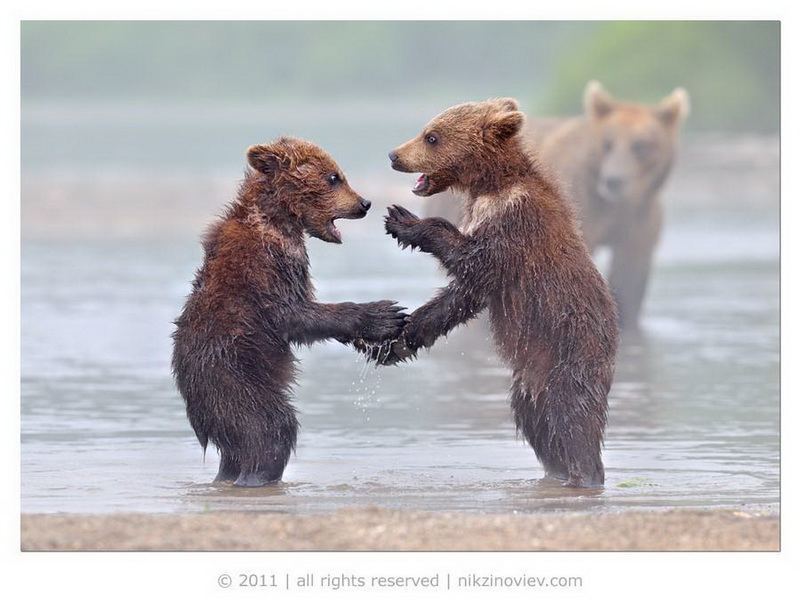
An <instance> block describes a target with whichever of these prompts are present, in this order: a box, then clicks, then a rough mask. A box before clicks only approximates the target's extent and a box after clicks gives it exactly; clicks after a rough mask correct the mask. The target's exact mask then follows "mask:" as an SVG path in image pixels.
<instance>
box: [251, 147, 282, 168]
mask: <svg viewBox="0 0 800 612" xmlns="http://www.w3.org/2000/svg"><path fill="white" fill-rule="evenodd" d="M282 153H283V152H282V151H281V150H280V149H278V148H277V147H274V146H272V145H253V146H252V147H250V148H249V149H247V163H248V164H250V167H251V168H253V170H258V171H259V172H261V173H262V174H274V173H275V172H277V170H278V169H279V168H280V167H281V162H282V161H283V160H284V159H285V154H283V155H282Z"/></svg>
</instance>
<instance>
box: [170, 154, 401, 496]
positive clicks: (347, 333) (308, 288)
mask: <svg viewBox="0 0 800 612" xmlns="http://www.w3.org/2000/svg"><path fill="white" fill-rule="evenodd" d="M247 159H248V162H249V163H250V167H251V169H250V170H248V171H247V173H246V175H245V178H244V181H243V183H242V186H241V188H240V190H239V194H238V197H237V198H236V200H235V201H234V202H233V203H232V204H231V205H230V207H229V208H228V209H227V211H226V212H225V214H224V215H223V217H222V219H220V220H219V221H217V222H216V223H214V225H212V226H211V228H210V229H209V231H208V233H207V234H206V236H205V240H204V247H205V260H204V262H203V265H202V267H201V268H200V269H199V270H198V272H197V276H196V277H195V280H194V284H193V287H192V292H191V295H190V296H189V298H188V300H187V302H186V305H185V307H184V309H183V312H182V313H181V315H180V317H179V318H178V319H177V320H176V322H175V323H176V326H177V329H176V330H175V332H174V334H173V338H174V351H173V359H172V366H173V372H174V375H175V380H176V383H177V385H178V389H179V390H180V393H181V395H182V396H183V398H184V400H185V402H186V414H187V416H188V417H189V422H190V423H191V425H192V428H193V429H194V431H195V434H196V435H197V439H198V440H199V441H200V444H201V445H202V446H203V449H205V448H206V446H207V444H208V442H209V441H210V442H211V443H212V444H214V445H215V446H216V447H217V448H218V449H219V452H220V465H219V473H218V474H217V478H216V480H218V481H227V480H231V481H233V483H234V484H235V485H238V486H261V485H264V484H267V483H269V482H274V481H276V480H280V478H281V476H282V475H283V471H284V468H285V467H286V463H287V461H288V460H289V456H290V454H291V452H292V450H293V449H294V446H295V442H296V439H297V428H298V421H297V417H296V416H295V410H294V408H293V406H292V404H291V387H292V385H293V384H294V382H295V363H296V359H295V357H294V355H293V354H292V345H300V344H311V343H313V342H317V341H319V340H327V339H335V340H338V341H340V342H344V343H352V344H354V345H356V346H358V347H359V348H361V349H362V350H363V348H364V344H365V343H367V344H369V343H380V342H385V341H388V340H391V339H393V338H396V337H397V336H398V334H399V333H400V331H401V329H402V326H403V323H404V318H405V315H404V314H403V313H402V312H400V311H401V309H400V308H398V307H397V306H395V303H394V302H390V301H379V302H368V303H365V304H355V303H353V302H343V303H340V304H323V303H320V302H317V301H315V299H314V288H313V286H312V283H311V276H310V273H309V260H308V253H307V251H306V245H305V234H308V235H310V236H313V237H315V238H319V239H321V240H324V241H325V242H333V243H340V242H341V241H342V235H341V233H340V231H339V229H338V228H337V227H336V220H337V219H358V218H361V217H363V216H364V215H366V214H367V210H368V209H369V208H370V202H369V201H368V200H365V199H364V198H362V197H361V196H359V195H358V194H357V193H356V192H355V191H353V189H351V188H350V186H349V185H348V183H347V180H346V179H345V176H344V174H343V173H342V171H341V170H340V169H339V167H338V166H337V165H336V163H335V162H334V161H333V159H331V158H330V156H329V155H328V154H327V153H325V151H323V150H322V149H321V148H319V147H318V146H317V145H315V144H312V143H310V142H306V141H303V140H298V139H296V138H282V139H280V140H278V141H276V142H273V143H271V144H268V145H256V146H253V147H251V148H250V149H249V150H248V152H247Z"/></svg>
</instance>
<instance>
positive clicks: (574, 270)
mask: <svg viewBox="0 0 800 612" xmlns="http://www.w3.org/2000/svg"><path fill="white" fill-rule="evenodd" d="M523 120H524V115H523V114H522V113H521V112H519V110H518V106H517V103H516V102H515V101H514V100H511V99H498V100H490V101H488V102H483V103H468V104H462V105H458V106H455V107H453V108H450V109H448V110H446V111H445V112H443V113H442V114H441V115H439V116H438V117H436V118H434V119H433V120H432V121H430V123H428V125H426V126H425V128H424V130H423V131H422V133H421V134H420V135H419V136H417V137H416V138H414V139H413V140H410V141H409V142H407V143H405V144H404V145H402V146H400V147H398V148H397V149H395V150H394V151H392V152H391V153H390V154H389V157H390V159H391V161H392V167H393V168H394V169H395V170H399V171H400V172H421V173H423V174H422V175H421V176H420V177H419V178H418V179H417V181H416V184H415V186H414V189H413V192H414V193H415V194H417V195H420V196H429V195H433V194H435V193H439V192H441V191H443V190H445V189H453V190H456V191H458V192H461V193H462V194H463V195H464V196H466V203H465V210H464V216H463V223H462V226H461V229H460V230H459V229H457V228H456V227H455V226H454V225H452V224H451V223H449V222H448V221H446V220H444V219H440V218H428V219H419V218H418V217H416V216H415V215H413V214H412V213H410V212H408V211H407V210H405V209H404V208H401V207H392V208H390V209H389V214H388V216H387V217H386V229H387V232H388V233H389V234H391V235H392V236H394V237H395V238H397V240H398V241H399V243H400V244H401V245H402V246H404V247H405V246H411V247H417V248H419V249H421V250H422V251H425V252H427V253H431V254H432V255H434V256H435V257H437V258H438V259H439V260H440V261H441V263H442V264H443V265H444V267H445V269H446V270H447V272H448V274H449V276H450V277H451V278H452V280H451V282H450V284H449V285H448V286H447V287H445V288H443V289H442V290H441V291H440V292H439V293H438V294H437V295H436V296H435V297H434V298H433V299H431V300H430V301H429V302H428V303H426V304H424V305H423V306H421V307H420V308H418V309H417V310H416V311H414V312H413V313H411V315H409V318H408V320H407V323H406V327H405V328H404V330H403V337H402V338H401V339H400V340H398V341H396V342H395V343H394V344H393V345H392V347H391V349H390V350H389V353H388V356H385V351H382V354H381V355H380V356H379V357H378V358H379V359H380V360H381V361H383V362H384V363H392V362H396V361H398V360H401V359H403V358H404V357H407V356H408V355H409V351H408V349H410V351H411V352H415V351H416V350H417V349H419V348H420V347H430V346H431V345H433V344H434V342H435V341H436V340H437V338H439V337H440V336H443V335H445V334H447V333H448V332H449V331H450V330H452V329H453V328H454V327H456V326H457V325H459V324H461V323H464V322H466V321H468V320H469V319H471V318H473V317H475V316H476V315H477V314H478V313H480V312H481V311H482V310H484V309H485V308H488V310H489V316H490V320H491V325H492V330H493V334H494V338H495V342H496V344H497V348H498V351H499V354H500V356H501V357H502V358H503V359H504V360H505V361H506V362H507V363H508V364H509V365H510V366H511V369H512V385H511V407H512V411H513V414H514V418H515V421H516V424H517V428H518V430H520V431H521V432H522V434H523V435H524V436H525V439H526V440H527V441H528V442H529V443H530V445H531V446H532V447H533V450H534V451H535V453H536V456H537V457H538V458H539V460H540V461H541V462H542V464H543V465H544V468H545V471H546V474H547V475H549V476H552V477H555V478H558V479H562V480H565V481H566V483H567V484H569V485H572V486H598V485H602V484H603V482H604V469H603V462H602V459H601V451H602V444H603V435H604V431H605V426H606V419H607V411H608V399H607V398H608V392H609V388H610V386H611V381H612V378H613V372H614V362H615V359H616V351H617V342H618V330H617V317H616V310H615V306H614V301H613V299H612V297H611V294H610V292H609V290H608V288H607V286H606V284H605V281H604V280H603V278H602V277H601V276H600V274H599V273H598V271H597V269H596V268H595V266H594V264H593V263H592V260H591V258H590V256H589V253H588V251H587V249H586V247H585V246H584V243H583V240H581V236H580V234H579V232H578V228H577V224H576V219H575V216H574V213H573V209H572V206H571V204H570V203H569V202H568V201H567V200H566V199H565V196H564V195H563V193H562V192H561V190H560V189H559V187H558V185H557V184H555V183H554V182H553V181H551V180H550V179H548V178H547V177H546V176H545V175H544V173H543V172H542V171H541V170H540V168H539V167H538V166H537V164H536V163H535V162H534V161H532V160H531V157H530V156H529V155H527V154H526V152H525V149H524V144H523V142H522V141H521V140H520V138H519V136H518V132H519V129H520V127H521V126H522V123H523ZM404 344H405V345H404Z"/></svg>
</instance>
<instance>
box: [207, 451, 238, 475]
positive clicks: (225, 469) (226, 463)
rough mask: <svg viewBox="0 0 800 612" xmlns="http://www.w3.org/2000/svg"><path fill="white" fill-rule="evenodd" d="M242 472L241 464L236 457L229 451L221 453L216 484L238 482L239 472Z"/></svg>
mask: <svg viewBox="0 0 800 612" xmlns="http://www.w3.org/2000/svg"><path fill="white" fill-rule="evenodd" d="M241 471H242V468H241V466H240V465H239V462H238V461H237V460H236V459H235V457H234V455H233V454H232V453H230V452H228V451H225V450H221V451H220V459H219V471H218V472H217V476H216V478H214V482H221V481H224V480H236V479H237V478H238V477H239V472H241Z"/></svg>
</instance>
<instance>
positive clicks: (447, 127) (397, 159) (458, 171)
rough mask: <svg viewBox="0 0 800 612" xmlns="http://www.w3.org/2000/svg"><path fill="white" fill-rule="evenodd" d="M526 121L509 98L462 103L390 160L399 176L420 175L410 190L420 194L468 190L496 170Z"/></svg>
mask: <svg viewBox="0 0 800 612" xmlns="http://www.w3.org/2000/svg"><path fill="white" fill-rule="evenodd" d="M524 119H525V116H524V114H523V113H521V112H520V111H519V106H518V104H517V102H516V101H515V100H512V99H511V98H497V99H493V100H487V101H485V102H467V103H464V104H458V105H456V106H453V107H451V108H448V109H447V110H445V111H444V112H443V113H441V114H439V115H438V116H436V117H434V118H433V119H432V120H431V121H429V122H428V124H427V125H426V126H425V127H424V129H423V130H422V132H420V134H419V135H418V136H416V137H415V138H412V139H411V140H409V141H408V142H406V143H405V144H402V145H400V146H399V147H397V148H396V149H394V150H393V151H391V152H390V153H389V159H390V160H391V162H392V168H394V169H395V170H397V171H399V172H415V173H417V172H418V173H421V176H420V177H419V178H418V179H417V181H416V183H415V185H414V188H413V189H412V192H413V193H415V194H416V195H419V196H430V195H433V194H436V193H439V192H441V191H444V190H445V189H448V188H451V187H452V188H455V189H459V190H468V189H469V187H470V184H471V183H472V182H474V181H475V180H476V179H477V178H478V177H479V176H481V175H483V174H486V172H487V167H493V166H494V165H496V163H497V159H498V152H499V151H500V150H501V149H502V147H503V146H504V144H505V143H506V142H507V141H508V140H509V139H511V138H512V137H514V136H516V135H517V134H518V133H519V130H520V128H521V127H522V124H523V121H524ZM487 165H488V166H487Z"/></svg>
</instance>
